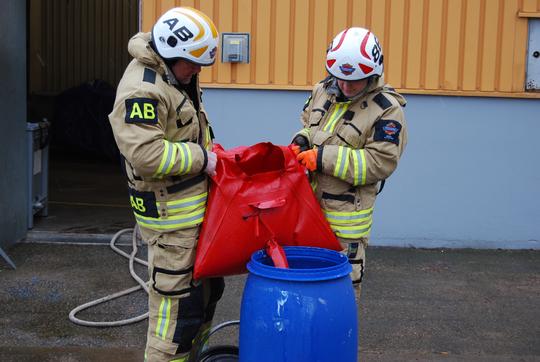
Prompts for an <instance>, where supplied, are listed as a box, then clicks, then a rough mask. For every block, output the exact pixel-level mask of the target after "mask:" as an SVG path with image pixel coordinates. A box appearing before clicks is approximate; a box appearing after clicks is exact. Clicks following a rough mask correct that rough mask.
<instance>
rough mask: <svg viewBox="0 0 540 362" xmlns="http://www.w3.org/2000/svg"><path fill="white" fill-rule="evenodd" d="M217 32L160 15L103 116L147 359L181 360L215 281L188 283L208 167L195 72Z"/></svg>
mask: <svg viewBox="0 0 540 362" xmlns="http://www.w3.org/2000/svg"><path fill="white" fill-rule="evenodd" d="M217 46H218V32H217V30H216V27H215V26H214V24H213V22H212V21H211V20H210V19H209V18H208V17H207V16H206V15H205V14H203V13H202V12H200V11H198V10H195V9H192V8H186V7H180V8H174V9H171V10H169V11H167V12H166V13H165V14H163V15H162V16H161V17H160V18H159V19H158V21H157V22H156V24H155V25H154V27H153V29H152V32H151V33H146V34H144V33H139V34H137V35H135V36H134V37H133V38H131V40H130V41H129V44H128V50H129V53H130V54H131V55H132V56H133V58H134V59H133V60H132V61H131V63H130V64H129V65H128V67H127V69H126V71H125V73H124V76H123V77H122V79H121V81H120V84H119V85H118V91H117V95H116V101H115V104H114V109H113V111H112V113H111V114H110V115H109V119H110V122H111V125H112V128H113V131H114V136H115V139H116V142H117V144H118V147H119V149H120V152H121V154H122V156H123V163H124V166H125V171H126V176H127V179H128V189H129V197H130V202H131V206H132V208H133V212H134V214H135V218H136V220H137V223H138V225H139V227H140V231H141V235H142V237H143V239H144V240H145V241H146V242H147V243H148V270H149V276H150V285H149V295H148V299H149V324H148V335H147V344H146V351H145V360H147V361H149V362H154V361H177V362H180V361H187V360H188V359H189V358H190V354H191V355H194V354H196V353H197V351H196V348H192V347H194V346H196V345H197V341H199V340H200V339H201V338H203V337H204V336H205V334H207V333H208V330H209V328H210V325H211V322H212V317H213V314H214V310H215V307H216V303H217V301H218V300H219V299H220V298H221V295H222V293H223V288H224V283H223V279H222V278H213V279H208V280H202V281H198V280H193V277H192V272H193V263H194V260H195V247H196V243H197V238H198V235H199V228H200V225H201V223H202V221H203V217H204V213H205V209H206V199H207V196H208V177H207V175H208V174H210V175H213V174H214V173H215V167H216V155H215V154H214V153H213V152H212V151H210V150H211V149H212V138H213V136H212V131H211V128H210V124H209V123H208V119H207V116H206V113H205V111H204V108H203V105H202V103H201V95H200V88H199V84H198V73H199V72H200V70H201V66H210V65H212V64H213V63H214V60H215V56H216V51H217Z"/></svg>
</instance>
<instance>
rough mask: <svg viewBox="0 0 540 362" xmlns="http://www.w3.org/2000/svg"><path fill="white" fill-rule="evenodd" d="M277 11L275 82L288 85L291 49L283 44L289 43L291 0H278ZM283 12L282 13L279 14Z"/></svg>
mask: <svg viewBox="0 0 540 362" xmlns="http://www.w3.org/2000/svg"><path fill="white" fill-rule="evenodd" d="M275 13H276V18H277V23H276V30H275V34H276V36H275V43H274V49H275V57H274V64H275V66H274V72H273V77H272V78H273V80H274V83H275V84H282V85H287V84H289V79H288V67H289V54H290V49H289V47H288V46H283V45H284V44H288V43H289V33H290V20H291V18H290V16H289V1H288V0H277V1H276V5H275ZM278 14H282V15H278Z"/></svg>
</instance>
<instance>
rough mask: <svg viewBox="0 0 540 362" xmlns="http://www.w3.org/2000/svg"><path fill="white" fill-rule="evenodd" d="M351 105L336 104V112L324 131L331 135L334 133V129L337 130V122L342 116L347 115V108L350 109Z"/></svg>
mask: <svg viewBox="0 0 540 362" xmlns="http://www.w3.org/2000/svg"><path fill="white" fill-rule="evenodd" d="M349 104H350V102H345V103H336V108H334V111H333V112H332V115H331V116H330V119H329V120H328V123H326V125H325V126H324V127H323V131H326V132H330V133H332V132H334V128H336V124H337V122H338V121H339V119H340V118H341V116H343V114H345V111H346V110H347V108H349Z"/></svg>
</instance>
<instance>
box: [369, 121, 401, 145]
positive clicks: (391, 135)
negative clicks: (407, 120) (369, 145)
mask: <svg viewBox="0 0 540 362" xmlns="http://www.w3.org/2000/svg"><path fill="white" fill-rule="evenodd" d="M400 132H401V123H399V122H398V121H393V120H388V119H381V120H379V121H377V122H376V123H375V135H374V136H373V139H374V140H375V141H385V142H391V143H394V144H396V145H399V133H400Z"/></svg>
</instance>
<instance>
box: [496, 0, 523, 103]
mask: <svg viewBox="0 0 540 362" xmlns="http://www.w3.org/2000/svg"><path fill="white" fill-rule="evenodd" d="M503 5H504V9H503V11H502V16H503V19H502V31H501V44H500V47H499V52H501V54H500V55H499V58H500V64H499V66H498V67H497V71H498V72H499V86H498V90H499V91H502V92H511V91H512V81H513V79H512V65H513V64H512V63H513V56H512V55H513V54H511V53H510V54H508V53H507V51H508V50H509V49H513V48H514V40H515V39H514V33H515V22H514V14H516V13H517V12H518V11H519V8H518V3H517V0H514V1H505V2H504V4H503Z"/></svg>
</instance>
